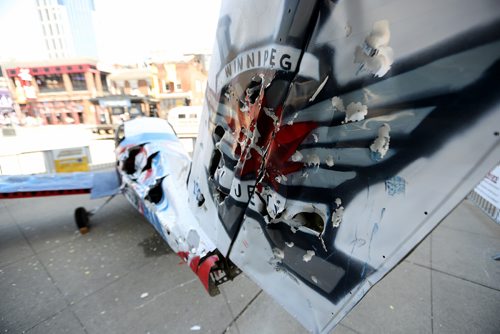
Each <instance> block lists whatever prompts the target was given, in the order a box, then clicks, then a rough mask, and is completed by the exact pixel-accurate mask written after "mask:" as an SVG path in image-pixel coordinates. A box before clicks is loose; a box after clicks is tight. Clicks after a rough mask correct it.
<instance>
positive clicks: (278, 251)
mask: <svg viewBox="0 0 500 334" xmlns="http://www.w3.org/2000/svg"><path fill="white" fill-rule="evenodd" d="M273 255H274V257H275V258H277V259H279V260H283V259H284V258H285V252H283V250H281V249H279V248H273Z"/></svg>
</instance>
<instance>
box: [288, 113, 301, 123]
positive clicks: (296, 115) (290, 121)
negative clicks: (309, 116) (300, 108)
mask: <svg viewBox="0 0 500 334" xmlns="http://www.w3.org/2000/svg"><path fill="white" fill-rule="evenodd" d="M297 117H299V113H298V112H296V113H295V114H293V117H292V119H291V120H289V121H288V122H287V123H286V124H288V125H293V122H294V121H295V119H296V118H297Z"/></svg>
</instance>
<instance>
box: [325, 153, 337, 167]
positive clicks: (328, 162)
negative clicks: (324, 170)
mask: <svg viewBox="0 0 500 334" xmlns="http://www.w3.org/2000/svg"><path fill="white" fill-rule="evenodd" d="M325 163H326V165H327V166H328V167H333V165H334V164H335V161H334V160H333V156H331V155H329V156H327V157H326V159H325Z"/></svg>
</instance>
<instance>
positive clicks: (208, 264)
mask: <svg viewBox="0 0 500 334" xmlns="http://www.w3.org/2000/svg"><path fill="white" fill-rule="evenodd" d="M217 261H219V257H218V256H217V255H212V256H209V257H207V258H206V259H205V260H204V261H203V262H202V264H201V266H199V267H198V272H197V273H196V274H197V275H198V278H199V279H200V281H201V283H203V286H204V287H205V289H206V290H207V291H208V281H209V279H210V270H211V269H212V267H214V266H215V262H217Z"/></svg>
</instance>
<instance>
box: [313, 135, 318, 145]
mask: <svg viewBox="0 0 500 334" xmlns="http://www.w3.org/2000/svg"><path fill="white" fill-rule="evenodd" d="M312 137H313V141H314V142H315V143H317V142H318V141H319V136H318V134H317V133H313V134H312Z"/></svg>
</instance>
